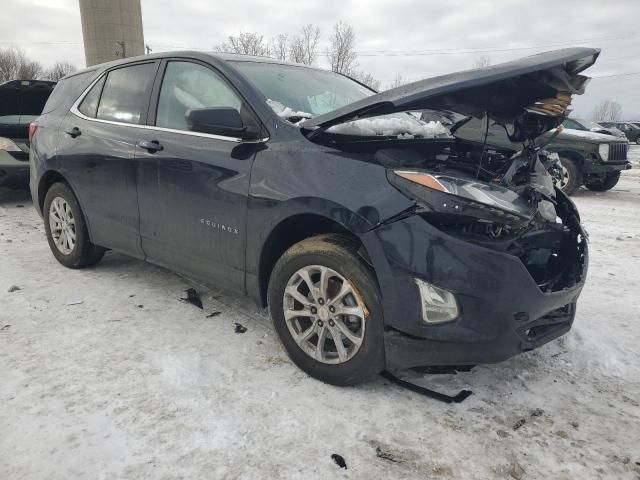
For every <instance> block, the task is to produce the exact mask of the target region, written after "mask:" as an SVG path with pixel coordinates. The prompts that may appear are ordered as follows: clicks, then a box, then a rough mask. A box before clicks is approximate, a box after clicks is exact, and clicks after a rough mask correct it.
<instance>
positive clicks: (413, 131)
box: [327, 116, 449, 139]
mask: <svg viewBox="0 0 640 480" xmlns="http://www.w3.org/2000/svg"><path fill="white" fill-rule="evenodd" d="M327 132H328V133H338V134H341V135H356V136H363V137H373V136H378V135H382V136H386V137H392V136H394V137H398V138H399V139H411V138H415V137H421V138H434V137H438V136H443V135H447V136H448V135H449V130H448V129H447V128H446V127H445V126H444V125H442V124H441V123H440V122H429V123H424V122H422V121H419V120H416V119H414V118H409V117H407V118H401V117H399V116H388V117H378V118H363V119H361V120H355V121H352V122H346V123H341V124H338V125H334V126H332V127H329V128H328V129H327Z"/></svg>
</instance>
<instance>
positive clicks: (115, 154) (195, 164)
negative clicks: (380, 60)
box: [31, 48, 599, 385]
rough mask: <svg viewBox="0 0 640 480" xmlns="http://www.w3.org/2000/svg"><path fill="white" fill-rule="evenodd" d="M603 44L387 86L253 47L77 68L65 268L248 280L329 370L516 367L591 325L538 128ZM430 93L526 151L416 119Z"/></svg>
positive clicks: (52, 110)
mask: <svg viewBox="0 0 640 480" xmlns="http://www.w3.org/2000/svg"><path fill="white" fill-rule="evenodd" d="M598 54H599V51H598V50H594V49H588V48H574V49H565V50H559V51H556V52H549V53H546V54H540V55H535V56H532V57H527V58H524V59H521V60H517V61H514V62H509V63H504V64H500V65H494V66H491V67H486V68H482V69H477V70H471V71H467V72H461V73H457V74H451V75H445V76H442V77H436V78H432V79H426V80H422V81H419V82H415V83H412V84H409V85H405V86H402V87H399V88H396V89H393V90H389V91H386V92H383V93H376V92H374V91H372V90H370V89H369V88H367V87H366V86H364V85H362V84H360V83H358V82H356V81H354V80H352V79H350V78H348V77H345V76H342V75H338V74H336V73H332V72H328V71H324V70H319V69H315V68H311V67H308V66H303V65H295V64H290V63H286V62H280V61H276V60H273V59H268V58H258V57H248V56H234V55H221V54H206V53H201V52H174V53H164V54H160V55H149V56H144V57H138V58H131V59H126V60H123V61H118V62H114V63H109V64H104V65H99V66H96V67H93V68H90V69H87V70H84V71H82V72H79V73H76V74H74V75H72V76H69V77H67V78H65V79H63V80H62V81H61V82H60V83H59V84H58V86H57V87H56V89H55V90H54V92H53V94H52V95H51V97H50V99H49V101H48V103H47V105H46V107H45V112H44V113H43V115H42V116H41V117H40V118H39V119H38V120H37V122H36V123H34V125H32V129H31V131H32V133H33V138H32V148H31V192H32V195H33V200H34V203H35V205H36V206H37V208H38V209H39V211H40V212H41V214H42V216H43V218H44V222H45V228H46V233H47V238H48V241H49V245H50V247H51V251H52V252H53V255H54V256H55V257H56V258H57V259H58V260H59V261H60V263H62V264H63V265H65V266H67V267H70V268H82V267H88V266H90V265H93V264H95V263H97V262H98V261H99V260H100V259H101V258H102V256H103V254H104V253H105V251H106V250H115V251H118V252H122V253H125V254H127V255H131V256H133V257H136V258H139V259H144V260H146V261H149V262H152V263H154V264H157V265H161V266H164V267H167V268H169V269H172V270H175V271H178V272H181V273H184V274H186V275H189V276H191V277H197V278H201V279H204V280H206V281H209V282H214V283H217V284H218V285H221V286H223V287H225V288H227V289H229V290H232V291H235V292H239V293H243V294H248V295H250V296H251V297H253V298H254V299H255V300H256V301H257V302H258V303H259V304H260V305H263V306H267V305H268V306H269V308H270V312H271V316H272V318H273V322H274V325H275V329H276V331H277V333H278V334H279V336H280V339H281V340H282V343H283V345H284V347H285V349H286V350H287V352H288V354H289V356H290V357H291V359H292V360H293V361H294V362H295V363H296V364H297V365H298V366H299V367H300V368H302V369H303V370H304V371H306V372H308V373H309V374H310V375H312V376H314V377H316V378H318V379H321V380H323V381H325V382H329V383H333V384H337V385H348V384H354V383H357V382H360V381H363V380H366V379H368V378H370V377H371V376H372V375H375V374H377V373H379V372H380V371H382V370H383V369H385V368H403V367H414V366H434V365H439V366H452V365H472V364H477V363H481V362H497V361H501V360H504V359H506V358H508V357H510V356H512V355H515V354H517V353H519V352H523V351H527V350H531V349H533V348H536V347H538V346H539V345H542V344H544V343H546V342H548V341H550V340H551V339H553V338H556V337H557V336H559V335H562V334H563V333H565V332H567V331H568V330H569V329H570V327H571V324H572V322H573V319H574V315H575V307H576V301H577V299H578V296H579V294H580V291H581V289H582V286H583V284H584V279H585V275H586V269H587V242H586V235H585V233H584V231H583V230H582V227H581V225H580V218H579V215H578V212H577V211H576V208H575V206H574V205H573V203H572V202H571V201H570V200H569V199H568V198H567V197H566V196H565V195H564V194H563V193H562V192H560V191H559V190H558V189H556V188H554V186H553V179H552V175H556V174H557V172H558V165H557V158H555V157H554V156H553V155H549V154H547V153H546V152H544V151H543V150H540V149H539V148H538V147H537V146H536V145H535V142H534V140H535V138H537V137H538V136H540V135H541V134H543V133H544V132H546V131H548V130H550V129H552V128H555V127H556V126H558V125H559V124H560V123H561V122H562V121H563V119H564V117H565V113H566V108H567V106H568V105H569V103H570V101H571V95H573V94H580V93H582V91H583V89H584V85H585V83H586V80H587V77H585V76H583V75H581V72H582V71H583V70H584V69H586V68H588V67H589V66H590V65H592V64H593V63H594V62H595V60H596V58H597V56H598ZM426 109H431V110H434V111H444V110H446V111H453V112H457V114H458V115H462V116H465V117H467V118H469V119H470V118H472V117H477V118H483V119H484V121H485V122H486V123H487V124H488V122H489V121H492V122H498V123H500V124H501V125H504V127H505V128H506V129H507V131H508V133H509V135H510V138H512V139H513V141H516V142H520V143H521V144H523V145H524V147H523V150H522V151H521V152H519V153H517V154H515V155H514V154H513V152H512V151H508V152H507V151H501V150H500V149H499V148H494V147H488V146H487V142H486V136H485V139H484V140H485V141H484V142H482V141H480V142H478V141H469V140H464V139H460V138H457V137H456V136H455V132H452V131H451V130H449V129H447V128H445V126H443V125H442V124H441V123H439V122H423V121H421V120H418V119H417V116H416V115H414V114H411V113H407V112H411V111H418V110H420V111H423V110H426Z"/></svg>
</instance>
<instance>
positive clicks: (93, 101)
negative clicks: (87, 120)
mask: <svg viewBox="0 0 640 480" xmlns="http://www.w3.org/2000/svg"><path fill="white" fill-rule="evenodd" d="M105 78H106V77H102V78H101V79H100V80H99V81H98V82H97V83H96V84H95V85H94V86H93V87H91V90H89V93H87V95H86V96H85V97H84V100H82V103H81V104H80V106H79V107H78V110H80V112H81V113H82V114H83V115H86V116H87V117H91V118H95V116H96V112H97V110H98V101H99V100H100V94H101V93H102V87H103V86H104V81H105Z"/></svg>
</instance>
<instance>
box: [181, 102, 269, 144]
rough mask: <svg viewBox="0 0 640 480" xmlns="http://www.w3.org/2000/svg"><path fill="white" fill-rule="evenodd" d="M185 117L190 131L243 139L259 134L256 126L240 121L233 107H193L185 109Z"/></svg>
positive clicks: (238, 114)
mask: <svg viewBox="0 0 640 480" xmlns="http://www.w3.org/2000/svg"><path fill="white" fill-rule="evenodd" d="M186 117H187V126H188V127H189V130H191V131H192V132H200V133H210V134H212V135H224V136H227V137H237V138H243V139H250V138H256V137H257V136H258V134H259V131H258V128H256V127H254V126H250V125H244V124H243V123H242V117H241V116H240V112H238V111H237V110H236V109H235V108H230V107H213V108H194V109H191V110H188V111H187V115H186Z"/></svg>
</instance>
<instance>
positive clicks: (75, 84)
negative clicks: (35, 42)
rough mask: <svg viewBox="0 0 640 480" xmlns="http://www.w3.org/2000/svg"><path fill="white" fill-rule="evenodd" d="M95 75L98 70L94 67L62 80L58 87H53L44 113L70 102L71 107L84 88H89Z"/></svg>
mask: <svg viewBox="0 0 640 480" xmlns="http://www.w3.org/2000/svg"><path fill="white" fill-rule="evenodd" d="M95 75H96V70H95V69H94V70H89V71H87V72H82V73H78V74H76V75H73V76H71V77H67V78H65V79H64V80H60V81H59V82H58V84H57V85H56V88H54V89H53V92H52V93H51V96H50V97H49V100H48V101H47V103H46V104H45V106H44V109H43V110H42V113H43V114H44V113H49V112H52V111H54V110H56V109H57V108H58V107H60V106H62V105H65V104H68V105H69V107H71V104H73V102H75V101H76V99H77V98H78V97H79V96H80V94H81V93H82V92H83V91H84V89H85V88H87V85H88V84H89V83H90V82H91V80H93V79H94V78H96V77H95Z"/></svg>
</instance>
